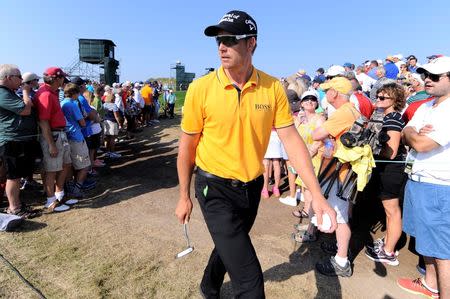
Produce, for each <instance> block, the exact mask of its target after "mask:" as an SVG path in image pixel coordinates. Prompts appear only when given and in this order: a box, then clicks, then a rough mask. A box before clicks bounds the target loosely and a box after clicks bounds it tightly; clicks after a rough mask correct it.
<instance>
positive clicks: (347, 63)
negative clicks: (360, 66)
mask: <svg viewBox="0 0 450 299" xmlns="http://www.w3.org/2000/svg"><path fill="white" fill-rule="evenodd" d="M343 67H352V64H351V63H350V62H346V63H344V65H343Z"/></svg>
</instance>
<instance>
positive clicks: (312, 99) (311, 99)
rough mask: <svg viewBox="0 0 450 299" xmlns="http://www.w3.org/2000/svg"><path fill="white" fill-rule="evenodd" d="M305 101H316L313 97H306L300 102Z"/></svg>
mask: <svg viewBox="0 0 450 299" xmlns="http://www.w3.org/2000/svg"><path fill="white" fill-rule="evenodd" d="M306 101H311V102H317V99H316V98H315V97H306V98H304V99H303V100H302V102H306Z"/></svg>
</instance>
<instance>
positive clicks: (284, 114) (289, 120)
mask: <svg viewBox="0 0 450 299" xmlns="http://www.w3.org/2000/svg"><path fill="white" fill-rule="evenodd" d="M275 97H276V99H275V105H276V106H275V117H274V119H273V127H275V128H277V129H280V128H283V127H287V126H290V125H292V124H293V123H294V118H293V117H292V113H291V107H290V106H289V102H288V99H287V96H286V92H285V91H284V88H283V87H282V86H281V84H280V82H275Z"/></svg>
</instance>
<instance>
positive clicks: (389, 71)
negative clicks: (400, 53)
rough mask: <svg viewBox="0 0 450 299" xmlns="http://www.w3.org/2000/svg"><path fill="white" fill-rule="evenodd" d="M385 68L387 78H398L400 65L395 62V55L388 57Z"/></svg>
mask: <svg viewBox="0 0 450 299" xmlns="http://www.w3.org/2000/svg"><path fill="white" fill-rule="evenodd" d="M384 70H385V71H386V75H385V76H386V78H388V79H394V80H397V75H398V72H399V70H398V67H397V66H396V65H395V63H394V57H392V56H388V57H386V64H385V65H384Z"/></svg>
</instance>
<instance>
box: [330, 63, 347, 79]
mask: <svg viewBox="0 0 450 299" xmlns="http://www.w3.org/2000/svg"><path fill="white" fill-rule="evenodd" d="M344 73H345V69H344V67H342V66H340V65H332V66H330V68H329V69H328V70H327V72H326V73H325V76H327V77H328V76H329V77H334V76H338V75H343V74H344Z"/></svg>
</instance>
